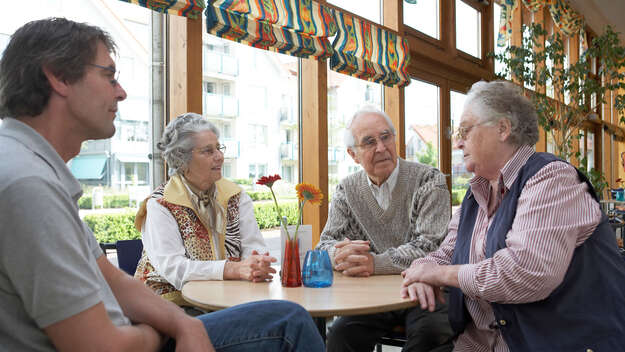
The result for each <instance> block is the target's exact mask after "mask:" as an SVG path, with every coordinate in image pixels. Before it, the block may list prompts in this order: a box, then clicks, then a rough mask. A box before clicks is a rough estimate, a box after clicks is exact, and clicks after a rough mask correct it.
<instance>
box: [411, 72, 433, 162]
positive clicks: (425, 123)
mask: <svg viewBox="0 0 625 352" xmlns="http://www.w3.org/2000/svg"><path fill="white" fill-rule="evenodd" d="M439 91H440V89H439V88H438V86H436V85H433V84H429V83H426V82H423V81H419V80H415V79H413V80H412V81H411V83H410V85H408V86H407V87H406V88H404V94H405V102H406V103H405V106H406V126H405V131H406V160H410V161H418V162H420V163H424V164H428V165H432V166H434V167H437V168H438V167H439V158H438V150H439V143H438V121H439V119H438V116H439V108H438V104H439Z"/></svg>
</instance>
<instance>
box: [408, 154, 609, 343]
mask: <svg viewBox="0 0 625 352" xmlns="http://www.w3.org/2000/svg"><path fill="white" fill-rule="evenodd" d="M532 154H534V150H533V149H532V148H531V147H529V146H523V147H520V148H519V150H517V152H516V153H515V154H514V155H513V157H512V158H511V159H510V160H509V161H508V162H507V163H506V165H505V166H504V167H503V168H502V169H501V175H500V178H499V181H500V182H499V184H500V190H499V192H492V194H495V195H496V197H497V199H495V200H494V203H495V206H494V207H492V208H493V209H491V212H489V211H488V204H489V198H490V195H491V189H490V187H491V186H490V182H489V181H488V180H486V179H485V178H482V177H479V176H476V177H474V178H473V179H472V180H471V182H470V185H471V192H473V195H474V196H475V200H476V201H477V203H478V206H479V210H478V214H477V217H476V219H475V227H474V228H473V234H472V238H471V249H470V255H469V263H470V264H466V265H463V266H462V267H461V269H460V271H459V272H458V281H459V283H460V289H461V290H462V292H463V293H464V294H465V304H466V307H467V310H468V311H469V314H470V315H471V318H472V321H471V322H470V323H469V324H468V325H467V327H466V328H465V330H464V332H463V333H462V334H461V335H460V336H459V337H458V339H457V341H456V343H455V346H454V351H457V352H469V351H471V352H491V351H494V352H507V351H509V349H508V346H507V344H506V342H505V341H504V339H503V336H502V335H501V333H500V332H499V330H498V329H496V327H497V326H498V325H499V326H502V325H508V326H509V324H508V323H509V322H506V321H497V323H496V324H495V315H494V313H493V309H492V307H491V305H490V302H498V303H505V304H521V303H528V302H534V301H538V300H541V299H544V298H546V297H547V296H549V295H550V294H551V292H552V291H553V290H554V289H555V288H556V287H557V286H558V285H559V284H560V283H561V282H562V280H563V279H564V275H565V274H566V272H567V270H568V267H569V264H570V262H571V257H572V255H573V251H574V250H575V248H577V247H578V246H580V245H581V244H582V243H584V241H585V240H586V239H587V238H588V237H589V236H590V235H591V234H592V233H593V232H594V230H595V228H596V227H597V225H598V224H599V221H600V220H601V211H600V210H599V206H598V204H597V202H596V201H595V200H594V199H593V198H592V196H591V195H590V194H589V193H588V186H587V185H586V184H585V183H584V182H581V181H580V180H579V178H578V176H577V172H576V171H575V169H574V168H573V167H572V166H571V165H569V164H567V163H564V162H560V161H556V162H552V163H549V164H547V165H546V166H545V167H543V168H542V169H540V170H539V171H538V172H537V173H536V174H535V175H534V176H533V177H531V178H530V179H529V180H528V181H527V183H526V184H525V187H524V188H523V190H522V192H521V194H520V196H519V200H518V205H517V212H516V216H515V218H514V221H513V223H512V228H511V229H510V231H509V232H508V234H507V236H506V245H507V247H506V248H503V249H501V250H499V251H497V252H496V253H495V255H494V256H493V257H491V258H486V255H485V253H486V240H487V239H486V235H487V233H488V229H489V227H490V225H491V223H492V220H493V219H494V216H493V215H494V214H495V213H496V210H497V208H498V207H499V205H500V203H501V201H502V199H503V196H502V195H503V194H505V192H506V191H507V190H508V189H510V187H512V185H513V184H514V182H515V181H516V178H517V176H518V174H519V170H520V169H521V167H523V165H525V163H526V162H527V160H528V159H529V158H530V156H532ZM460 212H461V209H458V210H457V211H456V213H455V214H454V215H453V217H452V219H451V221H450V223H449V227H448V230H449V231H448V234H447V237H446V238H445V240H444V241H443V243H442V244H441V246H440V247H439V249H438V250H437V251H435V252H432V253H430V254H429V255H428V256H427V257H425V258H422V259H418V260H417V262H418V263H419V262H420V263H424V262H435V263H438V264H440V265H450V263H451V256H452V254H453V251H454V247H455V244H456V236H457V231H458V223H459V221H460ZM572 214H574V215H572Z"/></svg>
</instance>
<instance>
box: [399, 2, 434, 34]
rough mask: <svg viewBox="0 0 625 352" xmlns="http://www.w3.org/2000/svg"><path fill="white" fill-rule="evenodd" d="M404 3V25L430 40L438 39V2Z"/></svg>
mask: <svg viewBox="0 0 625 352" xmlns="http://www.w3.org/2000/svg"><path fill="white" fill-rule="evenodd" d="M403 3H404V24H405V25H407V26H410V27H412V28H414V29H416V30H418V31H420V32H422V33H425V34H427V35H429V36H430V37H432V38H436V39H439V38H440V36H439V30H438V29H439V27H440V26H439V21H440V18H439V13H440V12H439V11H440V9H439V7H440V1H439V0H425V1H408V0H403Z"/></svg>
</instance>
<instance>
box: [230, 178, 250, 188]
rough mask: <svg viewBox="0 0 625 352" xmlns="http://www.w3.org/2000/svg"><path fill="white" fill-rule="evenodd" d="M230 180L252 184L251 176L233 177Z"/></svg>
mask: <svg viewBox="0 0 625 352" xmlns="http://www.w3.org/2000/svg"><path fill="white" fill-rule="evenodd" d="M232 182H234V183H236V184H238V185H250V186H251V185H252V179H251V178H234V179H232Z"/></svg>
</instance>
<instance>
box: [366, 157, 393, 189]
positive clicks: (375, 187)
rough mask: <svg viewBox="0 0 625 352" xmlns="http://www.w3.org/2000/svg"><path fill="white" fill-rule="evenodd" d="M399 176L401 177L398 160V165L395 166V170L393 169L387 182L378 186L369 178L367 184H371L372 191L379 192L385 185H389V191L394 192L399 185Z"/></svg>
mask: <svg viewBox="0 0 625 352" xmlns="http://www.w3.org/2000/svg"><path fill="white" fill-rule="evenodd" d="M397 175H399V159H397V163H396V164H395V168H394V169H393V172H391V175H390V176H389V177H388V178H387V179H386V181H384V183H382V184H381V185H380V186H378V185H376V184H375V183H373V182H371V179H370V178H369V176H367V183H369V187H370V188H371V189H372V190H378V189H380V188H382V187H384V185H387V186H388V190H389V191H392V190H393V189H394V188H395V185H396V184H397Z"/></svg>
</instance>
